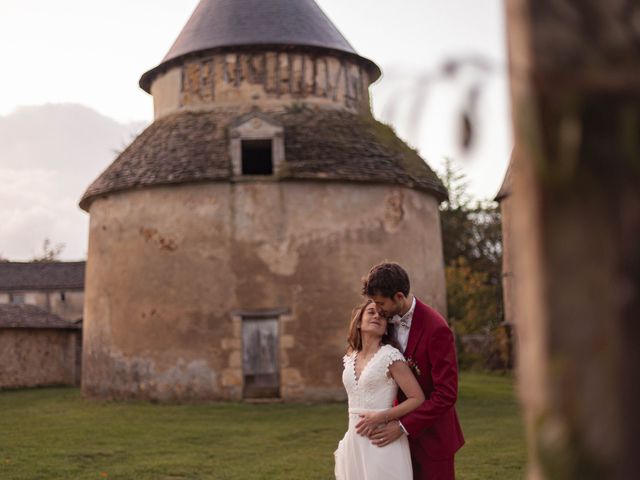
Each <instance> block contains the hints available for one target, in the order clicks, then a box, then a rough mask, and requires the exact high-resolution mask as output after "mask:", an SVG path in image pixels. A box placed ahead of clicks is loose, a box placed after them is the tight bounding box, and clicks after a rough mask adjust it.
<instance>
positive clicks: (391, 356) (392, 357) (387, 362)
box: [382, 345, 405, 376]
mask: <svg viewBox="0 0 640 480" xmlns="http://www.w3.org/2000/svg"><path fill="white" fill-rule="evenodd" d="M384 349H385V352H384V353H383V355H382V357H383V361H382V364H383V367H384V371H385V374H386V375H387V376H389V367H390V366H391V365H392V364H393V363H395V362H404V361H405V359H404V355H402V353H400V350H398V349H397V348H395V347H392V346H391V345H385V346H384Z"/></svg>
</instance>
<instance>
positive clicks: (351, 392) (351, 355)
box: [334, 300, 424, 480]
mask: <svg viewBox="0 0 640 480" xmlns="http://www.w3.org/2000/svg"><path fill="white" fill-rule="evenodd" d="M392 330H393V325H390V324H389V325H388V324H387V320H386V319H385V318H384V317H381V316H380V315H379V314H378V311H377V310H376V306H375V303H374V302H373V301H372V300H368V301H367V302H365V303H364V304H362V305H361V306H360V307H358V308H356V309H355V310H354V316H353V318H352V320H351V324H350V326H349V338H348V340H349V349H348V350H347V354H346V355H345V356H344V358H343V360H344V371H343V373H342V382H343V383H344V386H345V389H346V390H347V395H348V396H349V429H348V430H347V433H346V434H345V435H344V438H343V439H342V440H340V442H339V443H338V449H337V450H336V451H335V454H334V455H335V475H336V479H337V480H411V479H412V478H413V473H412V470H411V455H410V453H409V442H408V441H407V437H406V435H405V436H402V437H400V438H399V439H398V440H396V441H394V442H391V443H390V444H388V445H385V446H382V447H378V446H375V445H373V444H372V443H371V440H370V439H369V438H367V435H368V434H369V433H371V432H373V431H374V430H375V429H376V427H378V426H380V425H382V424H385V423H388V422H392V421H397V419H399V418H400V417H402V416H404V415H406V414H407V413H409V412H410V411H412V410H414V409H415V408H417V407H418V406H420V404H421V403H422V402H423V401H424V393H423V392H422V389H421V388H420V385H418V381H417V380H416V378H415V377H414V376H413V373H412V372H411V369H410V368H409V366H408V365H407V363H406V362H405V360H404V357H403V356H402V353H400V352H399V351H398V349H396V348H395V347H394V346H393V340H392V339H393V338H394V336H393V331H392ZM398 387H400V389H402V391H403V392H404V394H405V396H406V397H407V399H406V400H405V401H404V402H402V403H400V404H398V405H396V406H395V407H394V406H393V403H394V400H395V398H396V395H397V392H398ZM356 427H358V429H359V430H361V431H362V433H363V435H359V434H358V433H356Z"/></svg>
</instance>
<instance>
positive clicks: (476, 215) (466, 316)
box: [440, 159, 502, 335]
mask: <svg viewBox="0 0 640 480" xmlns="http://www.w3.org/2000/svg"><path fill="white" fill-rule="evenodd" d="M441 179H442V182H443V183H444V185H445V186H446V187H447V190H448V191H449V201H447V202H443V204H442V205H441V207H440V219H441V225H442V237H443V250H444V260H445V268H446V281H447V308H448V312H449V317H450V319H451V322H452V325H453V326H454V329H455V330H456V332H457V333H458V334H461V335H464V334H469V333H486V332H488V331H489V330H490V329H491V328H492V327H495V326H496V325H498V324H499V323H500V322H501V321H502V281H501V279H502V224H501V216H500V209H499V207H498V205H497V204H496V203H495V202H489V201H476V202H475V203H474V202H473V201H472V199H471V197H470V195H469V194H468V186H469V182H468V180H467V178H466V176H465V175H464V173H463V172H462V171H461V169H460V168H459V167H457V166H456V165H455V164H454V162H453V161H452V160H451V159H446V161H445V165H444V172H442V174H441Z"/></svg>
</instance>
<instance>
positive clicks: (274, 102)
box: [151, 51, 371, 118]
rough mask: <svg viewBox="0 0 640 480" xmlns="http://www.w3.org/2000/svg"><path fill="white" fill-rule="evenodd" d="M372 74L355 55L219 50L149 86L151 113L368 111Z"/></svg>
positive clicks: (165, 73) (193, 60)
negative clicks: (287, 108) (302, 107)
mask: <svg viewBox="0 0 640 480" xmlns="http://www.w3.org/2000/svg"><path fill="white" fill-rule="evenodd" d="M370 83H371V77H370V75H369V73H368V72H367V70H366V69H365V68H363V67H362V65H360V64H359V62H357V60H356V59H351V58H348V57H345V58H338V57H335V56H331V55H318V54H310V53H293V52H276V51H269V52H244V53H219V54H212V55H209V56H205V57H202V58H194V59H191V60H188V61H186V62H185V63H183V64H182V65H180V66H176V67H173V68H171V69H169V70H168V71H166V72H164V73H163V74H161V75H159V76H158V77H157V78H156V79H155V80H154V82H153V84H152V86H151V94H152V95H153V98H154V110H155V117H156V118H159V117H162V116H165V115H168V114H170V113H173V112H175V111H179V110H185V109H187V110H188V109H201V108H211V107H213V106H215V107H216V108H225V107H237V106H238V105H242V106H246V107H248V108H253V107H257V108H261V109H263V110H271V109H278V108H282V106H283V105H292V104H296V103H298V104H306V105H310V106H322V107H327V108H340V109H345V110H348V111H352V112H354V113H361V114H367V115H369V114H370V104H369V92H368V88H369V84H370Z"/></svg>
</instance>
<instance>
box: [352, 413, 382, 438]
mask: <svg viewBox="0 0 640 480" xmlns="http://www.w3.org/2000/svg"><path fill="white" fill-rule="evenodd" d="M384 423H386V418H385V415H384V413H382V412H376V413H374V412H369V413H363V414H361V415H360V421H359V422H358V423H357V424H356V433H358V435H362V436H364V437H369V436H371V434H372V433H373V432H374V431H375V430H376V429H377V428H378V427H379V426H380V425H381V424H384Z"/></svg>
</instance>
